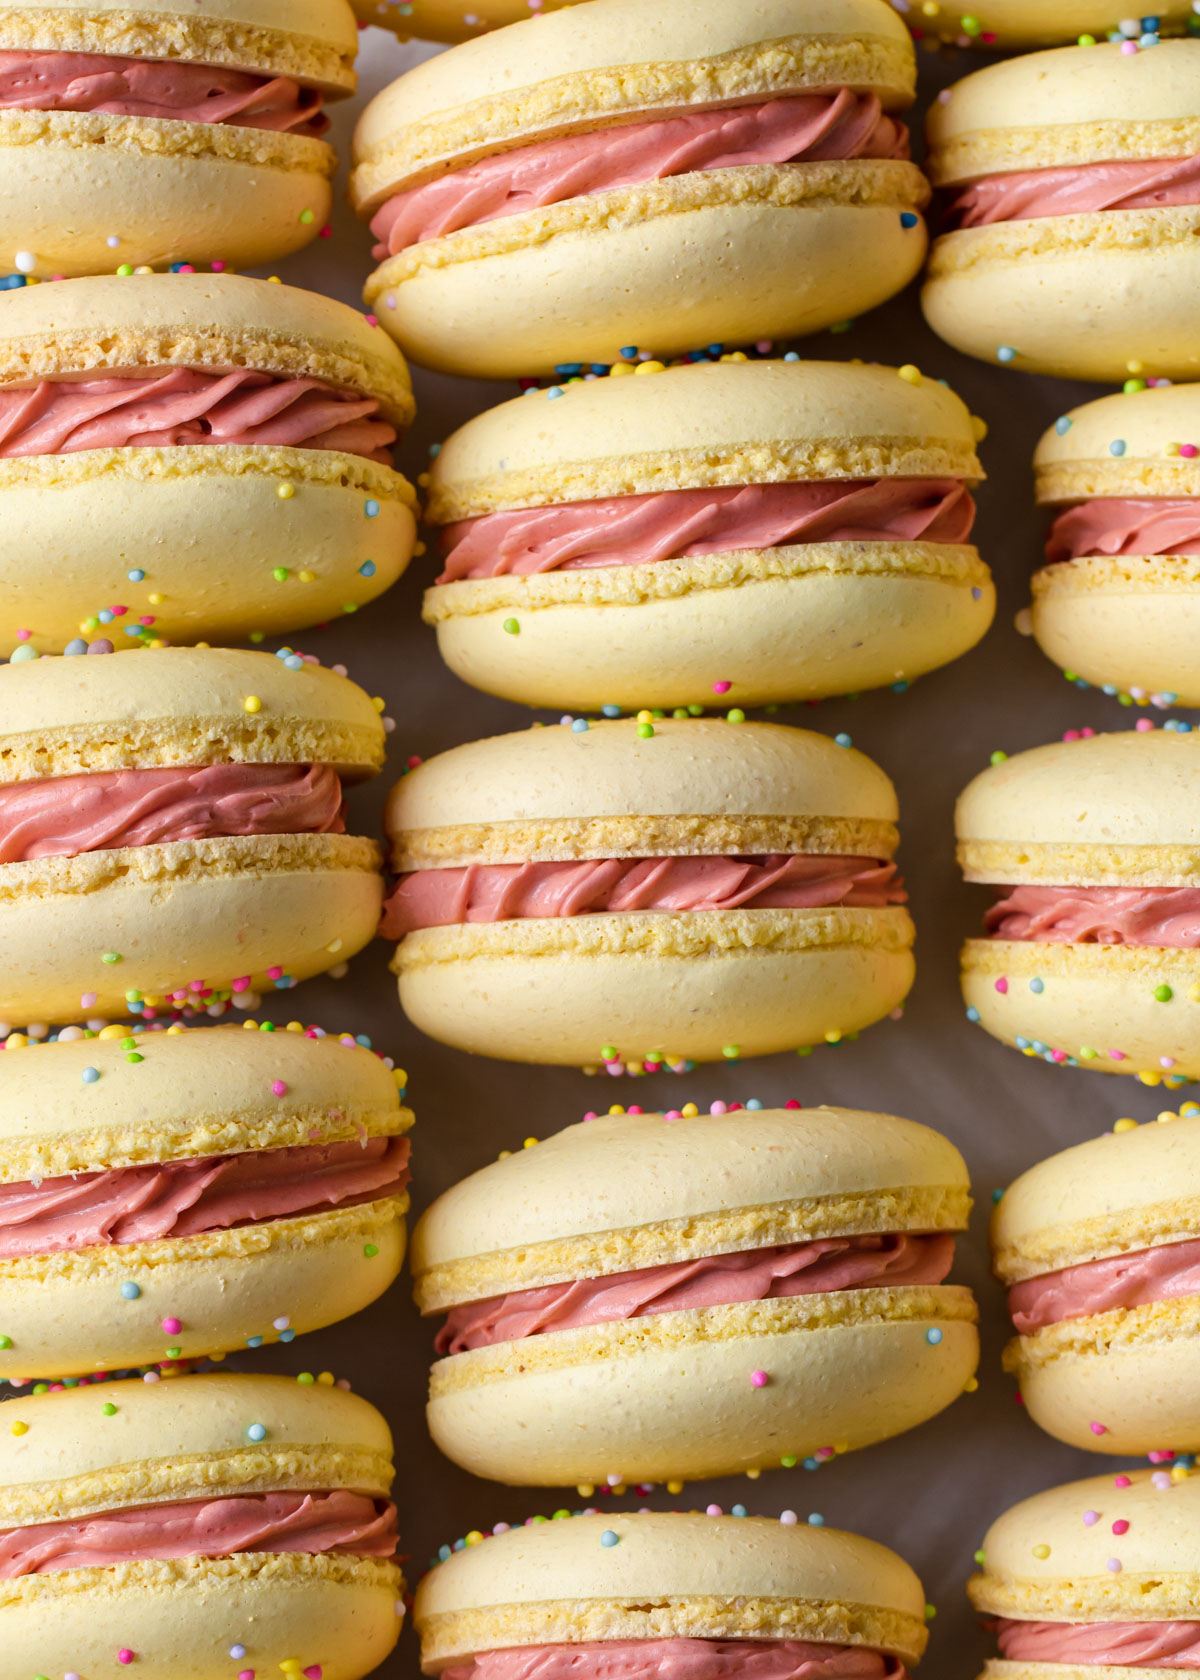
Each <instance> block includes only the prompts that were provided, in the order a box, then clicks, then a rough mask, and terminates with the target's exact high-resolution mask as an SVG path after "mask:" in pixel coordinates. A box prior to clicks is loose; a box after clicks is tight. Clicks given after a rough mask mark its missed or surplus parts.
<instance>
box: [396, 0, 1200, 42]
mask: <svg viewBox="0 0 1200 1680" xmlns="http://www.w3.org/2000/svg"><path fill="white" fill-rule="evenodd" d="M366 3H367V4H370V3H371V0H366ZM1191 10H1192V9H1191V5H1190V4H1189V0H1163V4H1162V5H1160V6H1159V8H1158V11H1157V13H1156V14H1155V16H1154V18H1153V25H1154V31H1153V32H1154V33H1155V34H1157V33H1159V32H1160V31H1161V32H1162V33H1163V34H1176V33H1180V32H1182V30H1183V27H1184V25H1185V24H1186V23H1187V22H1188V19H1189V17H1190V16H1191ZM1133 21H1134V22H1136V23H1137V25H1138V27H1137V30H1136V31H1135V32H1134V34H1133V36H1132V37H1131V39H1133V40H1135V41H1136V40H1137V39H1138V37H1139V35H1141V34H1143V33H1145V32H1146V31H1145V23H1144V22H1143V21H1142V20H1141V19H1140V18H1136V19H1134V20H1133ZM1145 21H1146V22H1149V21H1150V20H1149V19H1147V20H1145ZM1129 22H1130V16H1129V8H1128V7H1127V6H1122V5H1121V3H1120V0H1058V4H1057V5H1054V6H1044V5H1042V4H1041V3H1040V0H981V4H978V5H972V7H971V10H970V11H969V12H964V11H963V9H962V7H961V5H957V6H956V5H955V4H954V0H942V3H941V4H935V3H932V0H927V3H926V4H923V5H922V7H921V22H920V28H921V32H922V34H923V35H934V36H936V37H937V39H938V40H939V41H943V42H945V43H946V45H947V46H956V47H968V46H971V47H998V48H1001V49H1007V48H1010V47H1061V46H1071V45H1075V44H1077V43H1078V42H1079V39H1080V37H1081V36H1084V35H1090V36H1091V37H1092V38H1093V40H1094V41H1103V40H1106V39H1107V38H1108V37H1109V36H1110V35H1111V34H1112V32H1113V31H1114V30H1117V29H1122V33H1125V32H1126V29H1127V28H1128V24H1129ZM1122 26H1125V28H1122Z"/></svg>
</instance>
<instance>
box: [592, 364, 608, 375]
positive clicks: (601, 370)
mask: <svg viewBox="0 0 1200 1680" xmlns="http://www.w3.org/2000/svg"><path fill="white" fill-rule="evenodd" d="M592 372H593V373H597V374H605V373H607V372H608V363H607V362H593V363H592Z"/></svg>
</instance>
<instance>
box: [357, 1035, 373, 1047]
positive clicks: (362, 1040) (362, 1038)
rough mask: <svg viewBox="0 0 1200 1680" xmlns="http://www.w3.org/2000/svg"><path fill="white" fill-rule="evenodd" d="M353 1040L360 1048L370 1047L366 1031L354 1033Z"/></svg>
mask: <svg viewBox="0 0 1200 1680" xmlns="http://www.w3.org/2000/svg"><path fill="white" fill-rule="evenodd" d="M354 1042H355V1044H357V1045H358V1046H359V1048H360V1049H362V1050H369V1049H370V1048H371V1040H370V1039H369V1038H368V1037H367V1035H366V1033H355V1035H354Z"/></svg>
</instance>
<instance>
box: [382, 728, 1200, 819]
mask: <svg viewBox="0 0 1200 1680" xmlns="http://www.w3.org/2000/svg"><path fill="white" fill-rule="evenodd" d="M1180 738H1181V739H1183V737H1180ZM747 813H752V814H753V815H755V816H784V817H787V816H801V817H803V816H818V817H850V818H865V819H873V820H876V821H881V822H894V821H895V820H896V817H897V815H898V807H897V804H896V790H895V788H894V787H893V786H892V784H891V782H890V781H889V780H888V778H887V776H885V775H884V773H883V771H882V770H881V769H880V768H879V767H878V765H876V764H873V763H872V762H871V760H870V759H869V758H867V757H866V756H865V755H864V754H862V753H860V752H857V751H855V749H854V748H853V747H839V746H838V745H837V744H836V743H835V742H834V741H832V740H830V739H829V737H828V736H825V735H815V734H813V733H812V732H811V731H809V730H807V729H792V728H789V727H787V726H786V725H783V724H775V723H741V724H730V723H727V722H726V721H725V720H724V719H722V718H689V719H682V718H680V719H675V718H659V719H656V720H655V723H654V734H653V736H652V737H650V738H649V739H643V738H642V737H641V736H639V735H638V725H637V723H636V722H635V720H634V719H633V718H621V719H615V720H613V721H612V722H607V723H593V724H592V725H591V727H590V728H589V729H587V730H584V731H580V732H576V731H575V730H573V729H571V728H569V727H567V726H565V725H559V724H552V725H549V726H546V727H543V728H533V729H528V730H524V731H522V732H520V733H518V734H515V735H493V736H491V737H490V738H489V739H487V740H483V741H472V742H470V743H469V744H468V745H466V746H462V747H454V748H452V749H451V750H450V751H449V752H445V753H440V754H439V755H438V756H437V757H436V758H431V759H428V760H427V761H426V762H425V763H424V764H422V765H420V766H418V768H417V769H415V770H413V771H410V773H409V774H408V775H407V776H405V777H404V778H403V779H402V780H401V781H400V782H398V783H397V785H396V786H395V787H394V788H393V789H392V793H391V795H390V797H389V799H388V806H387V816H386V822H387V830H388V833H389V835H397V834H401V833H404V832H405V831H408V830H412V829H423V828H437V827H448V826H453V825H456V824H470V823H480V822H487V823H503V822H525V821H536V820H550V821H553V820H555V819H566V818H578V817H616V816H707V815H713V816H716V815H721V816H731V817H735V818H736V817H738V816H742V815H745V814H747Z"/></svg>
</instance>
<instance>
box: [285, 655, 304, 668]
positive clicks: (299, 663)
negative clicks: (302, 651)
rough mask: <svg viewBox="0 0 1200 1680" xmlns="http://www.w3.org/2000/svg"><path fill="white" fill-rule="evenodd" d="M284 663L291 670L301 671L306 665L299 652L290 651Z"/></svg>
mask: <svg viewBox="0 0 1200 1680" xmlns="http://www.w3.org/2000/svg"><path fill="white" fill-rule="evenodd" d="M283 663H284V666H285V668H286V669H287V670H289V671H299V670H301V669H302V668H303V665H304V661H303V659H301V657H300V655H299V654H298V653H289V654H288V656H287V658H286V659H285V660H284V662H283Z"/></svg>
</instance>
